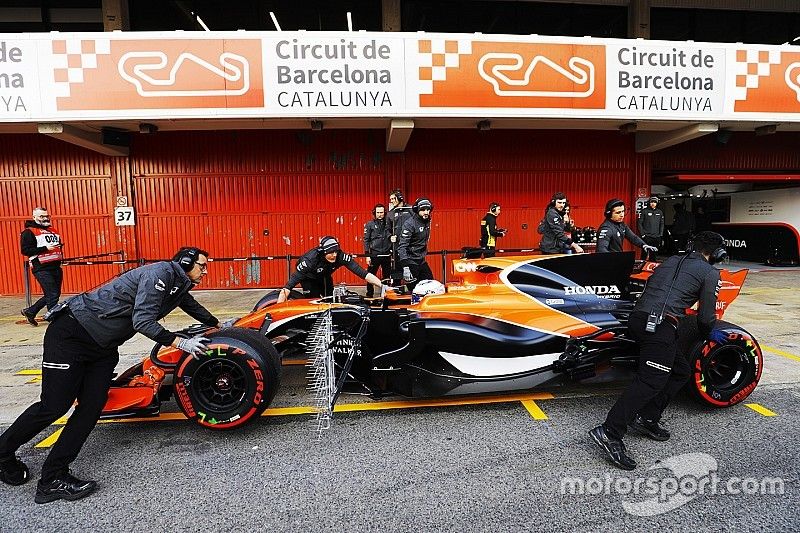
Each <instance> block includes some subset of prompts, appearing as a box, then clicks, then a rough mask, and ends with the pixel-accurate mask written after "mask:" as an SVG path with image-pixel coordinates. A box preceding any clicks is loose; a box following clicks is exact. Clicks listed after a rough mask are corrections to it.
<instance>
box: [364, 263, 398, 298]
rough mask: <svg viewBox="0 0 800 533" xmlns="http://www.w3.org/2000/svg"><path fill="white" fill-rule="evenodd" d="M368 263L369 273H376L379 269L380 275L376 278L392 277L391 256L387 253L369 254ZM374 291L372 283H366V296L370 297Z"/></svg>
mask: <svg viewBox="0 0 800 533" xmlns="http://www.w3.org/2000/svg"><path fill="white" fill-rule="evenodd" d="M369 260H370V265H369V266H368V267H367V272H369V273H370V274H377V273H378V269H379V268H380V269H381V275H380V277H378V279H381V280H384V279H388V278H391V277H392V258H391V256H389V255H371V256H370V257H369ZM374 293H375V286H374V285H373V284H372V283H367V298H372V295H373V294H374Z"/></svg>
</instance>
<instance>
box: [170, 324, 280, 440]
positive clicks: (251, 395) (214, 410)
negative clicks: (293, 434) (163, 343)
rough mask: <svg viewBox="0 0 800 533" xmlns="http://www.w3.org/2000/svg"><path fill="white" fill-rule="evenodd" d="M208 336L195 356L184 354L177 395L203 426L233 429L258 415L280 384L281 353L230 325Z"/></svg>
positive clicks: (264, 340)
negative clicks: (202, 350)
mask: <svg viewBox="0 0 800 533" xmlns="http://www.w3.org/2000/svg"><path fill="white" fill-rule="evenodd" d="M208 337H209V338H210V339H211V342H210V343H209V351H208V352H207V353H205V354H204V355H202V356H200V358H199V359H195V358H194V357H192V356H190V355H188V354H186V355H184V357H183V358H182V359H181V360H180V362H179V363H178V367H177V369H176V370H175V383H174V386H175V399H176V400H177V402H178V406H179V407H180V409H181V411H183V413H184V414H185V415H186V416H187V417H188V418H190V419H192V420H194V421H195V422H197V423H198V424H200V425H201V426H205V427H208V428H211V429H233V428H237V427H240V426H242V425H244V424H246V423H247V422H249V421H251V420H253V419H254V418H257V417H258V416H259V415H260V414H261V413H263V412H264V410H265V409H266V408H267V406H269V404H270V402H271V401H272V399H273V398H274V397H275V393H276V392H277V391H278V386H279V385H280V369H281V363H280V357H279V356H278V352H277V351H276V350H275V347H274V346H272V343H271V342H270V341H269V339H267V338H266V337H264V336H262V335H259V334H258V332H256V331H253V330H249V329H242V328H228V329H223V330H220V331H216V332H214V333H212V334H210V335H208Z"/></svg>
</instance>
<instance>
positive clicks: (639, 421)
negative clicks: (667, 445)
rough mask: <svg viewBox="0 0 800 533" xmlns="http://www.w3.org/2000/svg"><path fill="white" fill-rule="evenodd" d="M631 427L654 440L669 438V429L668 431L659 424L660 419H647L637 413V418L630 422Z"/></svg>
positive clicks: (662, 440)
mask: <svg viewBox="0 0 800 533" xmlns="http://www.w3.org/2000/svg"><path fill="white" fill-rule="evenodd" d="M629 427H631V428H633V429H635V430H636V431H638V432H639V433H641V434H642V435H647V436H648V437H650V438H651V439H653V440H657V441H661V442H664V441H665V440H669V431H667V429H666V428H665V427H663V426H661V425H659V423H658V421H653V420H647V419H646V418H642V417H641V416H639V415H636V418H635V419H634V420H633V422H631V423H630V425H629Z"/></svg>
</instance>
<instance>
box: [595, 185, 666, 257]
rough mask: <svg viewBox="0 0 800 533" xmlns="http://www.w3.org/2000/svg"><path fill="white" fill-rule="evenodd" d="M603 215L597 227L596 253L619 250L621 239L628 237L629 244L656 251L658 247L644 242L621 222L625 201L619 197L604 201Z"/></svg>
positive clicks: (647, 250)
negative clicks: (604, 217)
mask: <svg viewBox="0 0 800 533" xmlns="http://www.w3.org/2000/svg"><path fill="white" fill-rule="evenodd" d="M605 216H606V219H605V221H603V223H602V224H600V227H599V228H597V253H605V252H621V251H622V241H623V239H628V240H629V241H630V242H631V244H633V245H634V246H638V247H639V248H641V249H642V250H644V251H645V252H647V253H650V252H657V251H658V248H656V247H655V246H650V245H649V244H647V243H646V242H644V241H643V240H642V239H640V238H639V236H638V235H636V234H635V233H634V232H633V230H632V229H631V228H629V227H628V225H627V224H625V222H623V220H624V219H625V202H623V201H622V200H620V199H619V198H612V199H611V200H609V201H608V202H606V209H605Z"/></svg>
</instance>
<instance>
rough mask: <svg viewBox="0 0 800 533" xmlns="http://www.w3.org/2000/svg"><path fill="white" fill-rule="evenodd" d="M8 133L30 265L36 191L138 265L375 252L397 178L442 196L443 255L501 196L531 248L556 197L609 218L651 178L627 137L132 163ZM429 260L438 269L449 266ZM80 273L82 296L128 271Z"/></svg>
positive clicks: (265, 152)
mask: <svg viewBox="0 0 800 533" xmlns="http://www.w3.org/2000/svg"><path fill="white" fill-rule="evenodd" d="M8 138H9V140H12V146H13V147H14V151H13V152H10V153H7V152H4V153H6V155H5V156H4V159H3V160H2V161H3V162H2V167H0V172H2V174H1V175H0V176H2V177H0V180H2V185H0V187H2V188H3V189H2V190H0V192H2V193H3V198H9V200H7V201H5V203H3V204H2V208H3V211H2V212H0V224H3V226H2V230H3V232H2V237H0V239H1V240H0V243H2V249H0V253H2V260H3V261H4V264H6V265H8V264H11V265H16V264H19V265H21V257H20V256H19V252H18V250H17V247H18V242H17V241H18V236H19V231H20V230H21V227H22V221H23V220H24V219H25V218H26V217H27V214H26V212H27V211H29V210H30V208H29V207H28V206H27V204H28V203H30V202H31V201H32V200H31V198H33V197H42V198H44V200H43V202H42V203H44V204H45V205H46V206H47V207H48V208H50V209H51V210H52V212H53V213H54V215H55V221H56V223H57V225H58V227H60V229H62V231H63V232H64V234H65V239H66V241H67V242H68V243H69V248H68V252H67V253H68V255H89V254H93V253H100V252H104V251H111V250H114V249H125V250H126V251H127V252H128V257H129V258H144V259H163V258H167V257H170V256H171V255H172V253H173V252H174V250H175V249H176V248H177V247H179V246H181V245H188V244H194V245H199V246H205V247H207V249H208V250H209V251H210V252H211V254H212V256H213V257H216V258H230V257H237V258H240V257H247V256H267V255H269V256H277V257H285V256H286V255H287V254H289V255H300V254H302V253H303V252H305V251H306V250H307V249H309V248H310V247H312V246H314V245H315V244H316V243H317V242H318V240H319V238H320V237H321V236H323V235H326V234H333V235H336V236H337V237H339V239H340V240H341V242H342V245H343V248H344V249H345V250H348V251H352V252H361V250H362V245H361V237H362V232H363V226H364V223H365V222H366V221H368V220H369V219H370V218H371V214H370V211H371V210H372V207H373V206H374V204H375V203H377V202H381V203H384V204H386V203H387V201H388V192H389V191H390V190H391V189H392V188H394V187H401V188H402V189H403V190H404V192H405V193H406V196H407V198H408V199H409V200H410V201H413V199H414V198H416V197H417V196H421V195H426V196H428V197H430V198H431V200H432V201H433V203H434V205H435V209H434V213H433V224H434V228H433V234H432V240H431V247H430V248H431V250H438V249H443V248H445V249H451V250H457V249H460V248H461V247H463V246H476V245H477V243H478V235H479V221H480V219H481V218H482V217H483V215H484V214H485V212H486V209H487V207H488V205H489V203H490V202H492V201H499V202H500V203H501V204H502V206H503V210H502V214H501V218H500V223H501V225H502V226H503V227H507V228H509V230H510V231H509V234H508V236H507V237H506V238H504V239H503V240H502V241H500V243H501V245H502V246H505V247H509V248H531V247H535V246H537V245H538V242H539V235H538V234H537V233H536V226H537V225H538V223H539V220H540V219H541V217H542V214H543V209H544V206H545V205H546V204H547V202H548V201H549V199H550V196H551V195H552V193H553V192H555V191H564V192H566V193H567V195H568V196H569V198H570V201H571V203H572V206H573V214H574V216H575V218H576V220H577V223H578V225H580V226H589V225H591V226H594V227H597V226H598V225H599V224H600V222H601V221H602V208H603V205H604V204H605V202H606V200H608V199H609V198H611V197H620V198H622V199H624V200H626V201H628V202H630V201H632V200H633V198H634V197H635V193H636V189H637V188H638V187H646V186H649V176H650V166H649V165H650V157H649V155H647V156H642V155H636V154H634V151H633V137H632V136H623V135H619V134H618V133H617V132H592V131H548V132H544V131H543V132H540V131H502V130H493V131H488V132H486V131H477V130H452V131H451V130H417V131H415V132H414V133H413V134H412V136H411V140H410V142H409V145H408V147H407V150H406V151H405V152H404V153H402V154H387V153H386V152H385V132H384V131H383V130H375V131H371V130H330V131H329V130H325V131H321V132H312V131H302V132H297V131H269V130H241V131H220V132H216V131H209V132H158V133H157V134H154V135H137V136H135V137H134V143H133V145H132V147H131V154H132V155H131V157H130V158H107V157H104V156H100V155H97V154H94V153H93V152H89V151H86V150H82V149H80V148H77V147H72V146H71V145H68V144H65V143H62V142H58V141H55V140H52V139H49V138H46V137H38V136H8ZM12 154H14V155H12ZM16 154H23V155H22V156H20V157H18V156H17V155H16ZM129 185H130V187H131V189H130V197H131V201H132V202H133V205H135V207H136V214H137V225H136V226H135V228H127V229H126V228H115V227H114V225H113V220H112V219H111V213H112V212H113V206H114V200H115V196H116V195H118V194H122V193H125V194H127V187H128V186H129ZM31 207H32V206H31ZM62 214H63V216H62ZM65 224H66V225H65ZM430 263H431V266H432V267H433V269H434V272H435V273H437V274H438V272H440V271H441V266H440V265H441V263H440V259H439V258H438V257H436V258H433V257H432V258H431V261H430ZM69 268H70V270H69V271H68V274H67V283H66V285H65V288H66V290H67V291H68V292H76V291H78V290H85V289H87V288H90V287H93V286H94V285H97V284H98V283H100V282H101V281H102V280H103V279H106V278H108V277H110V276H111V275H113V274H115V273H117V272H118V271H119V269H118V268H116V269H114V268H105V267H69ZM14 271H20V272H21V267H19V268H18V267H13V268H12V274H13V272H14ZM286 276H287V270H286V262H285V260H281V261H261V262H251V261H236V262H232V261H220V262H218V263H217V264H216V265H213V268H212V269H211V271H210V273H209V276H208V277H207V278H206V281H205V283H204V286H205V287H209V288H238V287H268V286H276V285H280V284H282V283H283V282H284V281H285V279H286ZM6 278H8V279H4V280H2V285H0V290H2V292H3V293H4V294H19V293H21V292H22V281H21V275H19V274H17V275H16V277H14V275H11V276H6ZM341 279H343V280H345V281H348V282H350V283H355V282H356V281H357V280H356V279H355V277H354V276H352V275H349V274H348V275H346V276H343V277H341Z"/></svg>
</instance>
